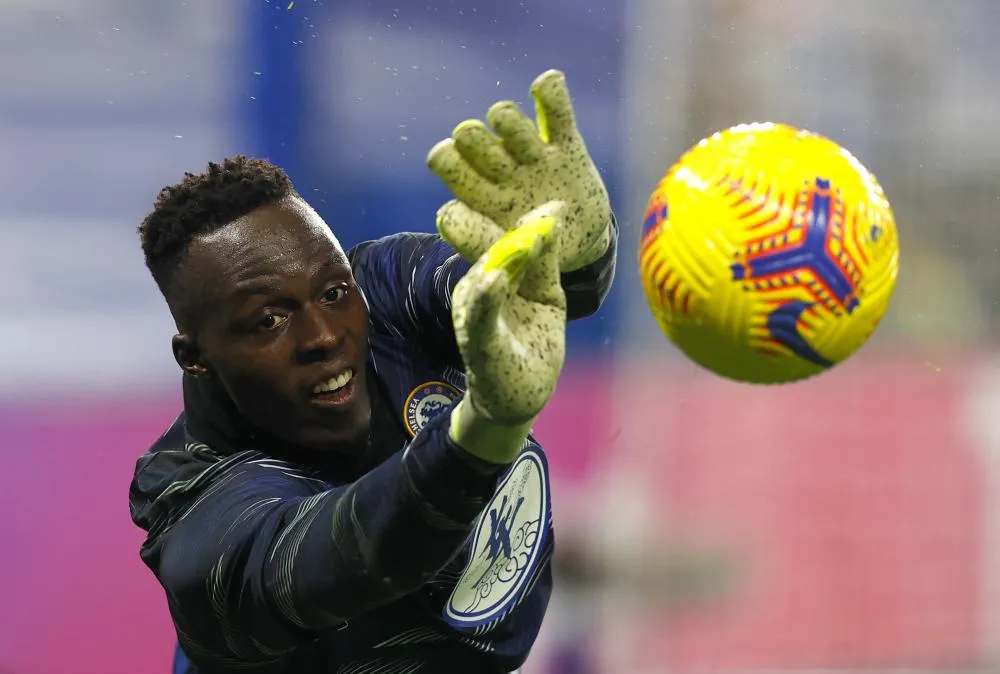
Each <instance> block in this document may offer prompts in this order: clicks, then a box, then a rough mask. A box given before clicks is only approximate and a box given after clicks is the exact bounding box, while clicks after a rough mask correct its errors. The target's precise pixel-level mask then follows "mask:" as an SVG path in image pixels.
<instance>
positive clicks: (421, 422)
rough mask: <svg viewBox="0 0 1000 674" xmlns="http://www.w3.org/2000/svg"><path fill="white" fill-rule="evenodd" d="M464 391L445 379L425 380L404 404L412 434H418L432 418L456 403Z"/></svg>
mask: <svg viewBox="0 0 1000 674" xmlns="http://www.w3.org/2000/svg"><path fill="white" fill-rule="evenodd" d="M461 396H462V393H461V392H460V391H459V390H458V389H457V388H455V387H454V386H452V385H451V384H449V383H447V382H443V381H428V382H424V383H423V384H421V385H420V386H418V387H417V388H415V389H413V390H412V391H410V395H408V396H406V402H405V403H404V404H403V420H404V421H405V422H406V430H408V431H409V432H410V435H416V434H417V433H419V432H420V429H421V428H423V427H424V426H426V425H427V424H428V423H429V422H430V420H431V419H433V418H434V417H436V416H437V415H439V414H441V413H442V412H444V411H445V410H447V409H448V408H449V407H451V406H452V405H454V404H455V401H456V400H458V399H459V398H460V397H461Z"/></svg>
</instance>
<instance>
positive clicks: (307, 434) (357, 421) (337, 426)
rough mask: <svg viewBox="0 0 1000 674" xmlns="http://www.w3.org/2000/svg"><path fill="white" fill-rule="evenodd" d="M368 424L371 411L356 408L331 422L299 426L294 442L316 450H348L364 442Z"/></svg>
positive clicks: (366, 437) (366, 436) (358, 446)
mask: <svg viewBox="0 0 1000 674" xmlns="http://www.w3.org/2000/svg"><path fill="white" fill-rule="evenodd" d="M370 426H371V411H370V410H368V409H364V410H357V411H356V412H355V413H353V414H350V415H344V416H343V417H341V418H338V419H336V420H335V422H333V423H329V424H317V425H311V424H310V425H309V426H307V427H304V428H301V427H300V428H299V429H298V433H297V434H296V435H297V436H298V438H297V442H296V444H297V445H299V446H301V447H303V448H305V449H310V450H313V451H318V452H330V451H335V452H337V451H341V452H344V451H350V450H352V449H357V448H360V447H363V446H364V445H365V444H366V442H367V441H368V431H369V428H370Z"/></svg>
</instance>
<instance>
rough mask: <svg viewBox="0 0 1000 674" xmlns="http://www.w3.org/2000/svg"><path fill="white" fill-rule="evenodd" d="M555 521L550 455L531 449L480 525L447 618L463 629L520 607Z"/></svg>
mask: <svg viewBox="0 0 1000 674" xmlns="http://www.w3.org/2000/svg"><path fill="white" fill-rule="evenodd" d="M550 519H551V505H550V497H549V483H548V469H547V467H546V463H545V456H544V455H543V454H542V453H541V452H540V451H539V450H537V449H535V448H533V447H531V448H528V449H526V450H525V451H524V452H522V454H521V455H520V457H518V459H517V461H515V462H514V465H513V466H512V467H511V469H510V471H509V472H508V473H507V476H506V477H505V478H504V480H503V482H502V483H501V484H500V486H499V487H498V488H497V491H496V494H495V495H494V496H493V500H492V501H491V502H490V504H489V505H488V506H487V507H486V509H485V510H484V511H483V514H482V516H481V517H480V519H479V522H478V523H477V525H476V531H475V534H474V535H473V538H472V544H471V549H470V551H469V562H468V565H467V566H466V567H465V571H464V572H463V573H462V576H461V578H459V580H458V583H457V584H456V585H455V589H454V591H453V592H452V594H451V596H450V597H449V598H448V602H447V603H446V604H445V607H444V617H445V620H447V621H448V623H449V624H451V625H453V626H455V627H459V628H476V627H482V626H483V625H486V624H487V623H492V622H495V621H497V620H500V619H502V618H503V617H505V616H506V615H507V614H508V613H509V612H510V610H511V609H513V608H514V607H515V606H517V605H518V603H520V601H521V599H522V598H523V597H524V595H525V593H526V592H527V591H528V590H530V589H531V587H532V586H533V585H534V580H535V576H536V571H537V569H538V568H539V566H540V562H541V561H542V554H543V552H544V550H545V548H546V545H545V543H546V541H547V539H548V531H549V520H550Z"/></svg>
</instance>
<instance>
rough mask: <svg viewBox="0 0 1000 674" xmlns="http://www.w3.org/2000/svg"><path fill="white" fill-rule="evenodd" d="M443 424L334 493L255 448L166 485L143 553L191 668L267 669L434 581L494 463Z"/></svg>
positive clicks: (485, 492) (483, 497)
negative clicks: (169, 505) (164, 503)
mask: <svg viewBox="0 0 1000 674" xmlns="http://www.w3.org/2000/svg"><path fill="white" fill-rule="evenodd" d="M448 418H449V414H442V415H439V416H438V418H436V419H435V420H434V421H433V422H432V423H430V424H428V425H427V426H426V427H425V428H424V429H423V430H422V431H421V432H420V433H419V434H418V435H417V437H416V438H414V440H413V441H412V442H411V443H410V444H409V445H408V446H407V448H406V449H405V450H404V451H402V452H399V453H398V454H396V455H394V456H392V457H390V458H389V459H388V460H387V461H386V462H384V463H383V464H382V465H381V466H379V467H378V468H376V469H374V470H373V471H371V472H370V473H368V474H366V475H365V476H363V477H362V478H360V479H359V480H357V481H356V482H354V483H352V484H349V485H346V486H343V487H338V488H326V487H327V486H326V485H325V484H324V483H322V482H320V481H318V480H317V479H315V478H314V477H311V476H310V474H306V473H299V472H298V471H296V470H295V469H294V468H293V467H291V466H290V465H289V464H287V463H283V462H279V461H276V460H273V459H270V458H266V457H265V456H264V455H262V454H260V453H257V452H244V453H242V454H237V455H234V456H231V457H227V458H225V459H222V460H220V461H217V462H214V463H212V464H207V465H206V467H205V468H203V469H202V470H200V471H196V472H190V471H189V474H185V475H183V479H182V480H181V481H179V482H177V483H174V484H171V485H170V486H168V487H167V488H166V489H165V490H164V492H163V495H162V496H161V498H165V499H171V500H172V501H173V502H174V503H175V504H176V503H183V507H177V508H173V509H171V510H170V516H169V518H168V519H169V520H170V521H165V520H164V519H163V518H162V517H160V518H157V521H155V522H146V523H145V525H146V528H147V529H148V530H149V532H150V533H149V537H148V538H147V542H146V544H145V545H144V546H143V551H142V557H143V560H144V561H145V563H146V564H147V565H148V566H149V567H150V568H151V569H152V570H153V572H154V573H155V575H156V576H157V578H158V579H159V581H160V583H161V584H162V586H163V587H164V589H165V590H166V595H167V599H168V603H169V606H170V611H171V615H172V617H173V620H174V624H175V626H176V629H177V633H178V636H179V638H180V642H181V644H182V645H183V647H184V650H185V652H186V653H187V654H188V656H189V657H191V659H192V660H193V661H194V662H195V664H200V665H201V666H215V667H219V666H225V665H233V664H241V665H244V666H245V665H246V664H248V663H251V664H252V663H266V662H268V661H271V660H274V659H276V658H278V657H280V656H281V655H283V654H285V653H287V652H289V651H291V650H292V649H294V648H295V647H296V646H297V645H300V644H301V643H302V640H303V639H308V638H311V637H312V636H314V635H315V634H316V633H317V632H319V631H323V630H327V629H330V628H332V627H335V626H337V625H339V624H342V623H343V622H345V621H346V620H348V619H350V618H352V617H353V616H356V615H359V614H362V613H365V612H368V611H370V610H371V609H373V608H376V607H378V606H381V605H384V604H386V603H389V602H391V601H393V600H394V599H397V598H399V597H401V596H403V595H406V594H409V593H411V592H413V591H415V590H416V589H418V588H419V587H421V586H422V585H424V584H425V583H426V582H427V580H428V579H430V578H432V577H433V576H434V575H436V574H437V573H438V571H439V570H440V569H441V568H443V567H444V566H445V565H446V564H447V563H448V562H449V561H450V560H451V559H452V558H453V557H454V555H455V554H456V553H457V552H458V551H459V549H460V548H461V546H462V545H463V543H464V542H465V540H466V538H467V536H468V534H469V531H470V528H471V526H472V524H473V523H474V521H475V520H476V518H477V517H478V515H479V513H480V511H481V510H482V509H483V508H484V507H485V506H486V504H487V503H488V501H489V499H490V498H491V497H492V495H493V491H494V489H495V488H496V481H497V478H498V477H499V475H500V473H501V472H502V471H503V467H502V466H495V465H492V464H486V463H484V462H480V461H479V460H477V459H475V458H474V457H471V456H470V455H467V454H466V453H465V452H463V451H462V450H461V449H460V448H458V447H457V446H456V445H455V444H454V443H453V442H452V441H451V440H450V438H449V437H448V433H447V427H448V423H449V421H448ZM156 457H157V455H156V454H150V455H146V457H144V459H141V460H140V463H141V462H142V461H155V460H157V458H156ZM165 460H166V461H171V460H176V458H175V459H170V458H165ZM138 474H139V472H138V471H137V475H138ZM137 488H141V487H137V485H136V483H135V481H134V482H133V489H137ZM141 525H142V524H141Z"/></svg>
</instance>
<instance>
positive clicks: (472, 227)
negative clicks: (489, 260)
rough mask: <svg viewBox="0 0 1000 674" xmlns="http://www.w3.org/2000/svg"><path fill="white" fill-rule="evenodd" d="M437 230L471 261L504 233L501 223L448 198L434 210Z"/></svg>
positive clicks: (483, 252)
mask: <svg viewBox="0 0 1000 674" xmlns="http://www.w3.org/2000/svg"><path fill="white" fill-rule="evenodd" d="M437 230H438V233H440V234H441V238H442V239H444V240H445V241H447V242H448V243H449V244H451V247H452V248H454V249H455V250H457V251H458V252H459V253H460V254H461V255H462V257H464V258H465V259H466V260H469V261H470V262H475V261H476V260H478V259H479V258H481V257H482V256H483V255H485V254H486V251H487V250H489V249H490V246H492V245H493V244H494V243H496V242H497V241H499V240H500V238H501V237H502V236H503V235H504V234H505V233H506V232H505V230H504V229H503V227H501V226H500V225H498V224H497V223H496V222H494V221H493V220H491V219H490V218H488V217H486V216H485V215H483V214H482V213H480V212H479V211H474V210H472V209H471V208H469V207H468V206H467V205H465V204H464V203H462V202H461V201H458V200H457V199H452V200H451V201H449V202H448V203H446V204H445V205H444V206H442V207H441V208H439V209H438V212H437Z"/></svg>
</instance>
